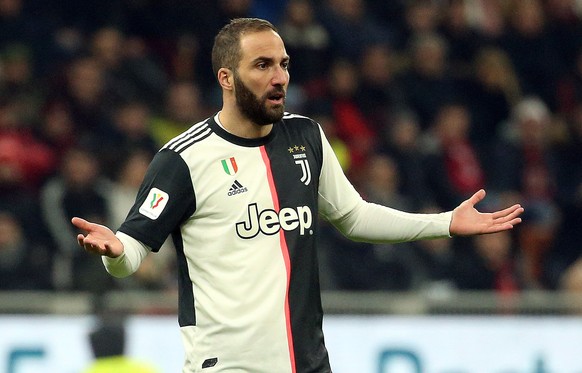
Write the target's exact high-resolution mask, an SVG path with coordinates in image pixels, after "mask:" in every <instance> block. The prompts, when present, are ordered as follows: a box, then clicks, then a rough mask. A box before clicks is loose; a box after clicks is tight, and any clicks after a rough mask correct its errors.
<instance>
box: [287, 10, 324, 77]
mask: <svg viewBox="0 0 582 373" xmlns="http://www.w3.org/2000/svg"><path fill="white" fill-rule="evenodd" d="M278 28H279V30H280V32H281V37H282V38H283V40H285V43H286V49H287V53H289V55H291V56H294V58H293V80H294V81H296V82H297V83H298V84H303V85H306V86H307V87H309V85H311V84H317V82H318V81H319V84H321V82H320V81H321V79H322V76H321V72H322V71H325V70H326V68H327V65H328V63H329V59H330V52H331V50H330V45H329V44H330V37H329V33H328V31H327V30H326V29H325V27H323V25H322V24H321V23H319V21H318V20H317V18H316V14H315V9H314V5H313V4H312V2H311V1H309V0H289V1H288V2H287V6H286V9H285V13H284V16H283V18H282V20H281V22H280V25H279V26H278Z"/></svg>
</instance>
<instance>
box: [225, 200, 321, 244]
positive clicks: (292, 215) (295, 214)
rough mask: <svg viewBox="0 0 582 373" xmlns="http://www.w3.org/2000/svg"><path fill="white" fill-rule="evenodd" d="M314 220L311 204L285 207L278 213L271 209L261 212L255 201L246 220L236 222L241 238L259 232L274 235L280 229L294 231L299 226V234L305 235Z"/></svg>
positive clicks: (237, 231) (251, 236)
mask: <svg viewBox="0 0 582 373" xmlns="http://www.w3.org/2000/svg"><path fill="white" fill-rule="evenodd" d="M312 222H313V216H312V214H311V209H310V208H309V206H300V207H297V208H296V209H294V208H291V207H284V208H282V209H281V211H279V213H278V214H277V211H275V210H270V209H267V210H263V211H261V212H260V213H259V208H258V207H257V204H256V203H253V204H251V205H249V208H248V217H247V219H246V221H242V222H239V223H236V233H237V234H238V235H239V237H241V238H253V237H255V236H256V235H257V234H259V232H261V233H263V234H266V235H273V234H276V233H277V232H279V229H283V230H284V231H292V230H294V229H297V228H299V234H300V235H304V234H305V231H306V230H308V229H309V228H311V224H312ZM311 233H312V232H311V231H310V234H311Z"/></svg>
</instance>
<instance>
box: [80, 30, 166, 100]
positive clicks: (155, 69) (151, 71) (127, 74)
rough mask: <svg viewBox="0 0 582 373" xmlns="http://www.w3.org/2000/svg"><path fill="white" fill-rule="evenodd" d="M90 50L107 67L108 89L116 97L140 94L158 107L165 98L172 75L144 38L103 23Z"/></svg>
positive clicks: (105, 72) (125, 98)
mask: <svg viewBox="0 0 582 373" xmlns="http://www.w3.org/2000/svg"><path fill="white" fill-rule="evenodd" d="M90 53H91V56H92V57H93V58H95V60H96V62H97V63H98V64H99V66H100V67H101V69H103V74H104V79H105V86H106V89H107V92H108V94H110V95H113V97H114V98H115V100H116V101H117V100H129V99H132V98H136V97H139V98H140V99H141V100H142V101H144V102H147V103H148V105H150V106H152V107H155V106H154V105H156V104H158V103H159V102H161V101H162V100H163V97H164V92H165V90H166V88H167V86H168V78H167V76H166V73H165V71H164V70H163V69H162V68H161V67H160V64H159V62H158V61H156V60H155V59H154V58H153V56H152V55H151V54H150V51H149V50H148V48H147V46H146V44H145V43H144V42H143V40H141V39H140V38H137V37H127V36H125V35H124V34H123V33H122V32H121V30H120V29H119V28H116V27H111V26H108V27H103V28H100V29H98V30H96V31H95V32H94V33H93V34H92V35H91V41H90Z"/></svg>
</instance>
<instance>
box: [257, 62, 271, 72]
mask: <svg viewBox="0 0 582 373" xmlns="http://www.w3.org/2000/svg"><path fill="white" fill-rule="evenodd" d="M257 67H258V68H259V69H261V70H264V69H266V68H267V67H269V65H268V64H267V63H266V62H259V63H258V64H257Z"/></svg>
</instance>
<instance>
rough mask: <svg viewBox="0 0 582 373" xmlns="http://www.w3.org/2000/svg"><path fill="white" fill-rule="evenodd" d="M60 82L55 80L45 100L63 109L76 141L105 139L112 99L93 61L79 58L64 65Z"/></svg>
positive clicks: (99, 66)
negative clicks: (68, 117)
mask: <svg viewBox="0 0 582 373" xmlns="http://www.w3.org/2000/svg"><path fill="white" fill-rule="evenodd" d="M62 78H63V79H64V80H63V81H56V82H55V86H54V87H52V91H53V92H54V93H53V94H51V95H50V96H49V97H47V99H48V100H47V101H49V104H55V103H59V104H61V105H64V106H66V107H67V110H68V111H69V112H70V113H71V115H72V120H73V123H74V124H75V133H76V135H77V137H78V138H86V137H89V138H93V139H98V141H99V140H101V139H104V138H107V137H108V136H109V134H110V131H111V126H110V123H109V115H110V107H111V106H113V104H114V100H113V97H111V96H109V95H108V92H107V86H106V79H105V72H104V70H103V68H102V67H101V64H100V63H99V61H98V60H97V59H95V58H94V57H90V56H80V57H77V58H75V59H74V60H72V61H71V62H70V64H69V65H67V67H66V69H65V71H64V75H63V76H62Z"/></svg>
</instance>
